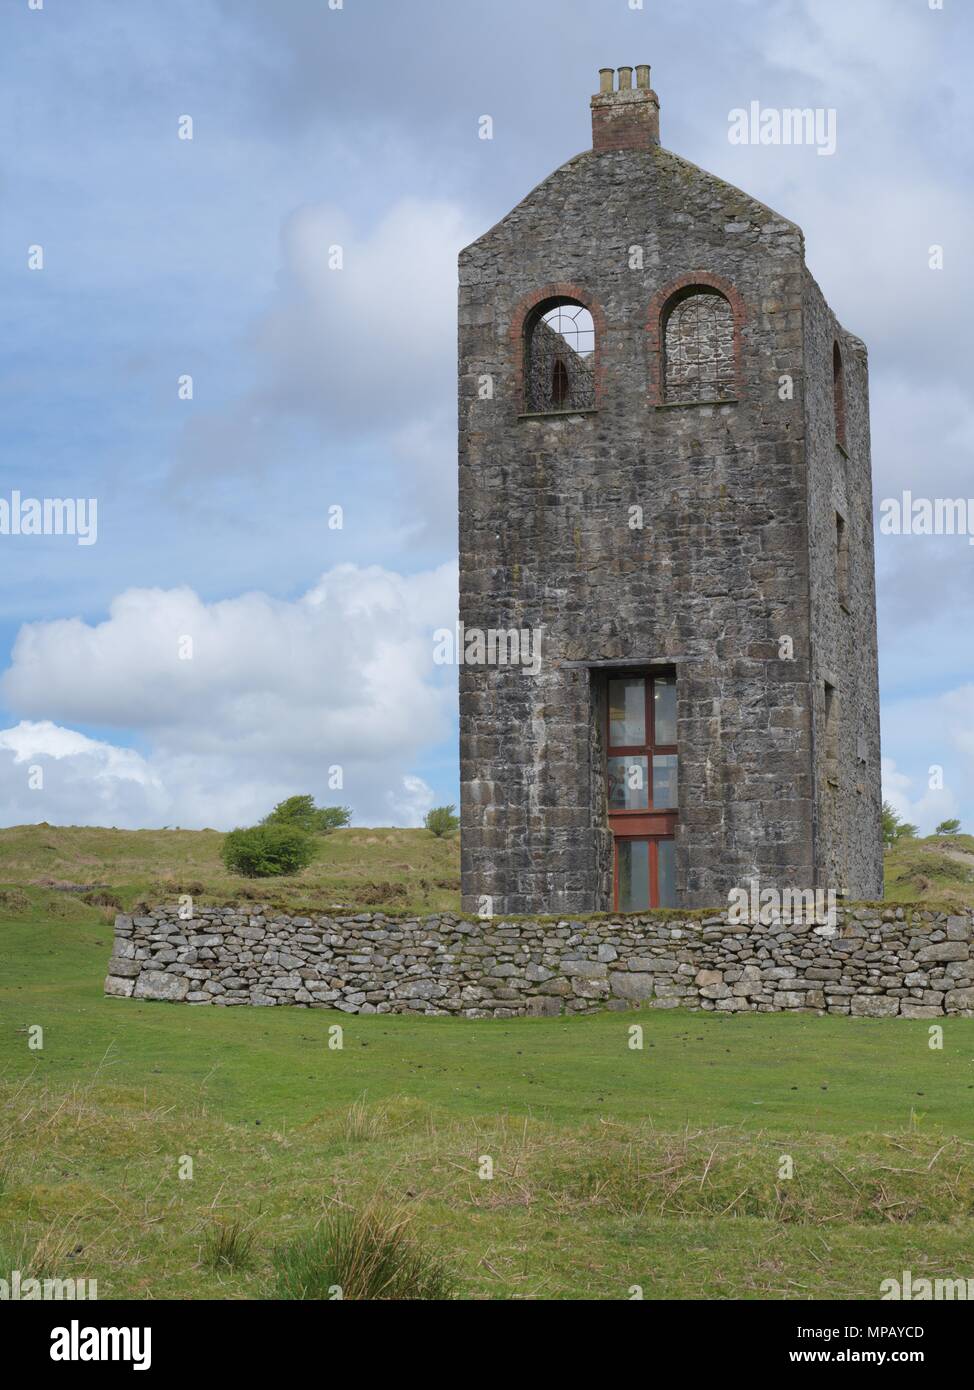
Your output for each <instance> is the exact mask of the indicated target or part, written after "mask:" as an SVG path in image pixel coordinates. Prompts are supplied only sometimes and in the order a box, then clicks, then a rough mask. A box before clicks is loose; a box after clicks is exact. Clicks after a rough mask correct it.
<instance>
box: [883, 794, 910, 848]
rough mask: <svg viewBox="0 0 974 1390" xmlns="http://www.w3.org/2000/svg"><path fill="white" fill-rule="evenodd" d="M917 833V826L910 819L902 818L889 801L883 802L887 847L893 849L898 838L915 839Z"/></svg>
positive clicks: (884, 841)
mask: <svg viewBox="0 0 974 1390" xmlns="http://www.w3.org/2000/svg"><path fill="white" fill-rule="evenodd" d="M916 835H917V827H916V826H915V825H911V824H910V823H909V821H904V820H900V817H899V814H898V813H897V812H896V811H894V810H893V808H892V806H891V805H890V804H889V802H888V801H884V802H883V845H884V847H885V848H886V849H892V847H893V846H894V845H895V844H896V842H897V840H914V839H916Z"/></svg>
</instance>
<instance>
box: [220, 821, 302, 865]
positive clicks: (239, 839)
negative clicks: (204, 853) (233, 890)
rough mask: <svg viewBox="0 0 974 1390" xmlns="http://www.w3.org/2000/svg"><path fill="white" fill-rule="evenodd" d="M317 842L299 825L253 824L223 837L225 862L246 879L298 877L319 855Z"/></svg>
mask: <svg viewBox="0 0 974 1390" xmlns="http://www.w3.org/2000/svg"><path fill="white" fill-rule="evenodd" d="M317 848H318V847H317V845H316V844H315V841H314V839H313V838H312V837H311V836H310V835H308V834H307V833H306V832H305V831H304V830H302V829H301V828H300V827H299V826H297V825H252V826H250V828H249V829H246V830H231V831H230V832H229V834H227V835H225V836H224V837H223V847H222V850H221V853H222V855H223V862H224V864H226V866H227V868H228V869H229V870H230V872H231V873H234V874H243V875H244V877H245V878H270V877H272V876H273V875H275V874H297V873H300V872H301V870H302V869H306V868H307V867H308V865H309V864H310V863H311V861H312V859H314V857H315V854H316V853H317Z"/></svg>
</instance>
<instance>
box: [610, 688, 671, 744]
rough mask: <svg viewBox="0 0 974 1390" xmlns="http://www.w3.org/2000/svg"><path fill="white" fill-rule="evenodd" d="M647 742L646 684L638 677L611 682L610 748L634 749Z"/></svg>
mask: <svg viewBox="0 0 974 1390" xmlns="http://www.w3.org/2000/svg"><path fill="white" fill-rule="evenodd" d="M674 741H675V740H674ZM645 742H646V682H645V681H644V680H642V679H640V678H639V677H638V676H637V677H635V678H634V679H630V680H611V681H609V745H610V747H612V748H633V747H636V746H638V745H639V744H641V743H645Z"/></svg>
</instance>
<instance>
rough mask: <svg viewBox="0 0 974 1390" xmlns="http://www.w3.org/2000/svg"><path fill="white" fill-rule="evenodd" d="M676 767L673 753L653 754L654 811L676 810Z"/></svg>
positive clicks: (675, 757) (675, 758)
mask: <svg viewBox="0 0 974 1390" xmlns="http://www.w3.org/2000/svg"><path fill="white" fill-rule="evenodd" d="M620 761H624V760H623V759H620ZM629 761H633V760H632V759H630V760H629ZM676 765H677V756H676V754H675V753H654V754H653V809H654V810H656V811H672V810H676V807H677V786H676Z"/></svg>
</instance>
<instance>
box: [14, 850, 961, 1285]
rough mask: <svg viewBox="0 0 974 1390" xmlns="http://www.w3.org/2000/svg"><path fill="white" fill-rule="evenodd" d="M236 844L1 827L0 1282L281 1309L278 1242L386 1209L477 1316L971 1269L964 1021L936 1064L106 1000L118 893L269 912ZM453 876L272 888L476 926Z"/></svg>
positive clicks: (695, 1028)
mask: <svg viewBox="0 0 974 1390" xmlns="http://www.w3.org/2000/svg"><path fill="white" fill-rule="evenodd" d="M218 842H219V836H217V835H216V834H215V833H214V832H206V831H203V832H196V833H193V832H185V831H152V832H150V831H145V832H122V831H111V830H84V829H70V828H59V829H56V828H52V827H48V826H34V827H21V828H15V829H11V830H6V831H2V832H0V1276H4V1275H5V1272H6V1271H10V1270H13V1269H20V1270H21V1271H24V1272H26V1273H30V1272H33V1273H34V1274H36V1275H38V1276H41V1277H43V1276H44V1275H47V1276H49V1277H54V1276H57V1277H66V1276H72V1275H73V1276H75V1277H86V1278H92V1277H93V1278H97V1280H98V1282H99V1296H100V1297H101V1298H102V1299H110V1298H115V1297H126V1296H127V1297H135V1298H149V1297H151V1298H254V1297H256V1298H260V1297H269V1296H273V1295H274V1293H275V1291H276V1289H277V1283H276V1280H277V1276H278V1271H279V1269H280V1268H281V1263H282V1259H281V1254H280V1251H281V1247H282V1245H286V1244H288V1243H291V1242H294V1241H295V1240H303V1239H306V1238H310V1237H311V1235H312V1233H313V1232H314V1230H315V1228H316V1227H318V1226H319V1225H320V1223H321V1222H322V1221H324V1220H326V1219H327V1218H328V1217H329V1215H330V1214H333V1213H335V1212H338V1211H344V1212H347V1211H351V1210H361V1209H362V1208H364V1207H367V1206H368V1205H369V1204H370V1203H373V1202H375V1201H376V1199H377V1197H378V1199H380V1200H381V1201H382V1202H383V1203H384V1205H385V1207H386V1208H387V1209H391V1210H394V1211H396V1212H397V1213H398V1214H399V1215H400V1216H403V1217H405V1218H406V1219H407V1220H408V1222H409V1227H410V1230H411V1231H412V1233H413V1236H414V1238H415V1239H416V1240H418V1241H419V1242H420V1243H421V1244H422V1246H423V1247H425V1248H426V1249H427V1250H429V1251H430V1252H432V1253H433V1255H434V1256H435V1258H436V1259H437V1260H438V1261H442V1262H443V1263H444V1264H445V1266H446V1267H447V1269H448V1271H449V1275H450V1278H451V1279H452V1280H453V1282H454V1285H455V1288H456V1291H457V1293H458V1294H459V1296H461V1297H465V1298H487V1299H490V1298H501V1299H506V1298H528V1299H530V1298H581V1299H623V1298H627V1297H629V1296H630V1293H629V1290H630V1289H631V1287H632V1286H633V1285H639V1286H640V1287H641V1288H642V1289H643V1291H644V1295H645V1297H647V1298H658V1297H670V1298H695V1299H700V1298H734V1297H739V1298H740V1297H743V1298H775V1299H807V1298H857V1299H858V1298H866V1299H873V1298H876V1297H877V1295H878V1291H879V1285H880V1281H881V1280H882V1279H885V1278H888V1277H890V1276H891V1275H895V1274H898V1273H899V1271H901V1270H903V1269H907V1268H908V1269H911V1270H912V1271H913V1274H914V1277H915V1278H919V1277H921V1276H923V1275H927V1276H934V1275H936V1276H947V1275H955V1276H964V1275H966V1274H968V1273H969V1272H970V1251H971V1249H972V1248H974V1019H960V1018H957V1019H950V1020H944V1047H943V1049H940V1050H935V1049H931V1048H930V1047H929V1046H928V1025H927V1023H926V1022H924V1021H922V1020H917V1021H911V1020H905V1019H903V1020H900V1019H888V1020H882V1019H880V1020H872V1019H851V1018H848V1019H847V1018H835V1017H824V1018H819V1017H817V1016H814V1015H800V1014H796V1015H789V1014H743V1015H731V1016H727V1015H721V1014H716V1013H710V1014H708V1013H694V1014H691V1013H688V1012H685V1011H683V1010H655V1009H645V1010H641V1011H639V1012H626V1013H612V1012H605V1013H601V1014H595V1015H591V1016H581V1017H566V1018H550V1019H491V1020H473V1019H456V1018H415V1017H402V1016H391V1015H373V1016H369V1017H362V1016H357V1015H354V1016H353V1015H347V1014H335V1013H332V1012H330V1011H328V1010H303V1009H218V1008H211V1009H193V1008H189V1007H183V1006H173V1005H168V1004H153V1003H147V1002H140V1001H136V1000H129V999H108V998H106V997H105V996H104V995H103V993H102V982H103V979H104V973H105V964H106V961H107V958H108V954H109V951H110V947H111V927H110V925H109V919H110V918H111V917H112V916H113V915H114V909H113V908H112V907H110V906H109V905H108V904H106V902H105V901H103V899H104V898H107V897H115V898H117V899H118V900H119V901H121V902H123V903H124V905H125V906H131V905H132V903H134V902H135V901H137V900H139V899H140V898H149V899H156V898H158V897H160V896H163V897H165V896H168V895H170V894H172V893H173V892H175V891H177V890H184V889H186V888H189V891H193V892H194V893H196V894H197V895H199V893H200V889H199V888H198V887H197V886H196V885H197V884H201V885H202V886H203V888H202V891H203V893H204V894H206V895H210V896H213V897H219V898H221V899H226V898H231V897H237V896H239V895H240V891H241V890H242V889H243V890H246V891H248V892H254V893H255V894H257V895H259V896H260V897H261V898H264V899H266V897H267V896H268V892H267V886H266V884H265V883H260V884H256V885H255V884H253V883H248V882H246V881H240V880H234V879H232V878H230V877H228V876H227V875H226V874H225V873H224V871H223V869H222V865H221V864H220V861H219V858H218V854H217V850H218ZM962 848H963V852H965V853H967V852H969V850H970V843H969V842H967V841H965V844H964V845H963V846H962ZM943 850H944V846H943V845H941V844H940V843H933V844H930V843H927V844H917V845H911V846H903V847H901V848H900V849H899V850H897V851H896V852H895V854H894V855H891V856H890V860H889V865H890V868H891V870H892V871H893V873H894V874H895V886H896V888H897V896H899V895H900V893H901V892H902V893H905V892H906V891H907V887H908V885H909V884H913V885H916V884H917V883H918V877H922V878H923V879H924V880H925V883H926V884H927V886H920V887H919V889H918V892H919V893H922V894H927V895H932V894H934V893H937V894H943V893H945V892H949V893H952V894H966V895H969V894H970V893H971V885H970V880H969V878H965V879H964V880H960V879H957V878H956V877H951V873H952V870H948V871H947V873H946V874H945V875H944V877H943V879H942V880H941V878H940V877H939V875H936V874H935V873H934V872H933V870H934V869H935V868H936V869H939V868H940V867H941V865H942V864H943V863H944V862H946V863H949V864H955V863H959V864H960V867H962V868H963V869H964V873H965V874H967V873H968V870H967V869H966V867H965V866H964V865H963V863H962V862H961V861H957V860H953V859H950V858H949V856H945V855H944V853H943ZM456 876H457V845H456V842H455V841H453V842H442V841H437V840H434V839H433V837H431V836H429V835H428V834H425V833H424V832H422V831H403V830H373V831H370V830H347V831H340V832H337V833H336V834H334V835H332V836H330V837H329V838H328V840H327V842H326V847H325V853H324V855H323V858H322V860H321V861H320V862H319V863H318V864H317V865H316V866H315V867H314V868H313V869H312V870H310V871H308V873H307V875H302V877H301V880H300V881H298V882H293V883H290V884H288V885H285V886H284V887H281V886H280V885H278V886H277V887H276V888H275V889H273V890H272V892H273V893H279V892H284V893H287V894H292V893H293V894H295V895H296V896H297V897H298V899H299V900H304V901H307V900H308V898H310V899H311V900H312V901H314V902H316V903H317V905H318V906H319V907H320V906H323V905H327V903H329V902H332V901H342V902H352V903H353V904H355V905H359V904H363V903H365V902H367V901H374V900H376V899H378V900H380V901H381V902H382V905H383V906H388V907H392V908H400V907H401V908H406V907H409V908H412V909H414V910H421V909H425V908H427V907H435V906H438V907H444V906H449V905H455V904H456V901H457V898H456V894H457V888H456ZM911 876H912V877H911ZM444 883H445V884H446V885H447V886H442V885H443V884H444ZM66 885H67V886H66ZM86 899H87V900H86ZM957 900H961V899H960V898H957ZM963 900H966V901H969V900H970V897H969V896H967V897H964V899H963ZM636 1022H638V1023H639V1024H640V1025H641V1026H642V1028H643V1031H644V1046H643V1048H642V1049H638V1050H636V1049H633V1048H631V1047H630V1045H629V1043H630V1034H629V1030H630V1028H631V1026H632V1025H633V1023H636ZM336 1024H340V1026H341V1028H342V1029H343V1046H342V1047H341V1049H335V1048H333V1047H332V1046H330V1045H329V1043H330V1040H331V1039H332V1036H333V1035H332V1034H331V1032H330V1030H331V1029H332V1028H333V1027H334V1026H335V1025H336ZM37 1028H41V1029H42V1030H43V1035H42V1042H43V1046H41V1047H36V1046H32V1043H36V1041H37V1040H38V1034H37V1033H36V1029H37ZM485 1155H487V1156H490V1157H491V1159H492V1161H493V1165H494V1176H493V1177H492V1178H491V1179H489V1180H485V1179H482V1178H481V1177H480V1176H479V1174H480V1172H481V1170H482V1158H483V1156H485ZM784 1156H787V1157H789V1158H790V1159H791V1161H792V1163H793V1165H794V1176H793V1177H792V1178H787V1177H782V1166H781V1165H782V1159H783V1157H784ZM186 1158H190V1159H192V1163H193V1171H192V1177H191V1178H181V1177H180V1172H181V1167H182V1170H185V1159H186ZM248 1241H249V1242H250V1245H249V1248H246V1243H247V1242H248ZM221 1242H222V1245H221ZM221 1251H222V1253H221ZM228 1251H229V1253H227V1252H228Z"/></svg>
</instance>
